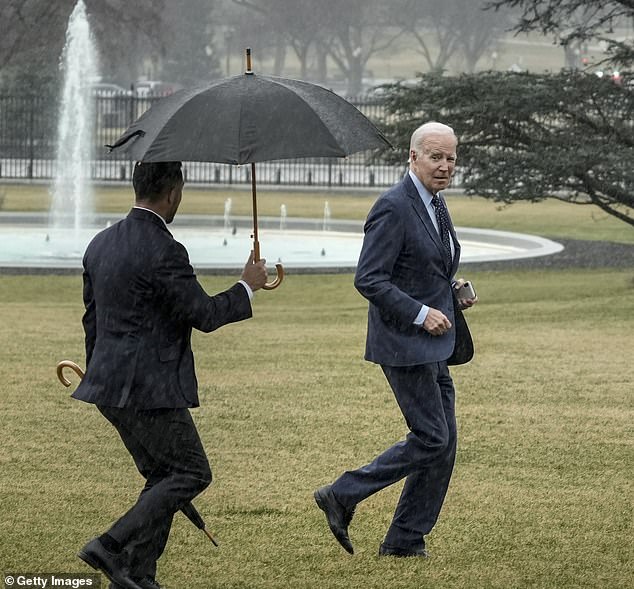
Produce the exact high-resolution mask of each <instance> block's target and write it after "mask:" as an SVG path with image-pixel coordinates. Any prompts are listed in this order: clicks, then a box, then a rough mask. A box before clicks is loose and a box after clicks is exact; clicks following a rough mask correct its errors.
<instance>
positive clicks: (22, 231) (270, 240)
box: [0, 213, 563, 273]
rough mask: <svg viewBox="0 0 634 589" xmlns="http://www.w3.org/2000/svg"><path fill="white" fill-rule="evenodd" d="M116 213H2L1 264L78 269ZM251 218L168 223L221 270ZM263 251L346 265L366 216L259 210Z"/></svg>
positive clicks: (323, 266) (531, 245) (501, 241)
mask: <svg viewBox="0 0 634 589" xmlns="http://www.w3.org/2000/svg"><path fill="white" fill-rule="evenodd" d="M120 218H121V216H120V215H99V216H98V217H97V218H96V219H95V223H94V225H93V226H92V227H90V228H86V229H80V230H78V231H75V230H72V229H70V230H65V231H59V230H57V231H55V230H53V231H52V230H50V229H49V228H48V227H47V225H46V220H47V218H46V216H45V215H41V214H28V213H13V214H11V213H4V214H2V215H0V269H6V270H8V269H15V268H23V269H27V270H28V269H33V270H34V271H36V270H39V271H51V272H54V271H56V270H59V271H66V272H68V271H79V270H81V259H82V256H83V252H84V250H85V248H86V246H87V245H88V243H89V242H90V240H91V239H92V237H93V236H94V235H95V233H97V232H98V231H99V230H101V229H103V228H104V227H106V226H107V225H108V224H111V223H114V222H116V221H118V220H119V219H120ZM251 222H252V221H251V218H250V217H236V218H232V219H231V220H230V222H229V223H227V220H226V219H225V218H223V217H220V216H188V215H181V216H178V217H177V218H176V220H175V221H174V223H173V224H172V225H170V231H171V232H172V233H173V235H174V237H175V238H176V239H177V240H178V241H180V242H182V243H183V244H184V245H185V247H186V248H187V250H188V252H189V255H190V260H191V262H192V265H193V266H194V268H195V269H196V271H197V272H199V273H219V272H222V271H229V270H233V269H239V268H241V267H242V266H243V265H244V263H245V261H246V259H247V257H248V255H249V251H250V250H251V248H252V241H251ZM258 225H259V238H260V248H261V254H262V256H263V257H264V258H266V260H267V264H268V265H269V266H270V267H272V266H273V264H275V263H277V262H281V263H282V264H283V265H284V267H285V268H287V269H290V270H293V271H294V272H295V273H300V272H313V273H314V272H319V271H324V272H325V271H351V270H353V269H354V267H355V266H356V263H357V260H358V257H359V252H360V251H361V245H362V242H363V223H362V222H358V221H332V220H331V221H329V222H328V229H324V220H322V219H297V218H289V219H285V220H284V226H283V228H280V219H279V218H277V219H276V218H272V217H264V218H261V219H260V220H259V222H258ZM456 231H457V233H458V238H459V239H460V243H461V245H462V255H461V264H468V263H470V262H484V261H499V260H510V259H517V258H526V257H534V256H544V255H549V254H553V253H556V252H558V251H561V250H562V249H563V246H562V245H561V244H558V243H556V242H553V241H550V240H548V239H544V238H542V237H537V236H534V235H526V234H520V233H511V232H506V231H493V230H486V229H474V228H469V227H458V228H456Z"/></svg>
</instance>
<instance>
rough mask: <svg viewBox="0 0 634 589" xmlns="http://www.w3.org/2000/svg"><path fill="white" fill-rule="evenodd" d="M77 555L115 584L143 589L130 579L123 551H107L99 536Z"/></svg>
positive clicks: (133, 588)
mask: <svg viewBox="0 0 634 589" xmlns="http://www.w3.org/2000/svg"><path fill="white" fill-rule="evenodd" d="M77 556H79V558H81V559H82V560H83V561H84V562H85V563H86V564H88V565H90V566H91V567H92V568H93V569H97V570H100V571H101V572H102V573H103V574H104V575H106V577H108V579H110V581H112V583H114V585H115V586H119V587H122V588H123V589H144V588H143V587H141V586H140V585H138V584H137V583H135V582H134V581H133V580H132V577H131V576H130V569H129V568H128V563H127V558H126V554H125V552H122V553H121V554H113V553H112V552H108V551H107V550H106V549H105V548H104V546H103V544H102V543H101V542H100V541H99V538H95V539H94V540H91V541H90V542H88V544H86V546H84V547H83V548H82V549H81V550H80V551H79V552H78V553H77Z"/></svg>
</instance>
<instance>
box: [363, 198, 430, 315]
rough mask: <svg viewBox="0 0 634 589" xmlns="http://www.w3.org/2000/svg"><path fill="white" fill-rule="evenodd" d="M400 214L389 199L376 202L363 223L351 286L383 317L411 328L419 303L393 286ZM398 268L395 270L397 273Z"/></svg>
mask: <svg viewBox="0 0 634 589" xmlns="http://www.w3.org/2000/svg"><path fill="white" fill-rule="evenodd" d="M400 217H401V215H400V211H399V209H398V208H397V207H396V206H395V204H394V202H393V201H391V200H390V199H385V198H381V199H379V200H378V201H377V202H376V204H375V205H374V207H373V208H372V210H371V211H370V214H369V215H368V219H367V221H366V224H365V237H364V239H363V246H362V248H361V254H360V256H359V263H358V265H357V271H356V275H355V287H356V288H357V290H358V291H359V292H360V293H361V294H362V295H363V296H364V297H365V298H366V299H368V301H370V303H372V304H373V305H375V306H376V307H377V308H378V309H379V311H380V312H381V314H382V315H383V316H386V315H389V317H390V318H391V319H392V320H396V321H397V322H398V323H400V324H401V325H402V326H403V327H408V326H411V325H412V323H413V322H414V319H415V318H416V316H417V315H418V313H419V312H420V309H421V306H422V303H420V302H419V301H417V300H416V299H414V298H412V297H411V296H410V295H408V294H407V293H406V292H405V291H404V290H402V289H401V288H399V286H398V285H397V284H396V283H395V279H394V278H395V277H394V273H395V264H396V262H397V260H399V256H401V252H402V251H403V247H404V243H403V241H404V235H405V234H404V231H403V222H404V220H403V219H401V218H400ZM401 271H402V269H399V273H401Z"/></svg>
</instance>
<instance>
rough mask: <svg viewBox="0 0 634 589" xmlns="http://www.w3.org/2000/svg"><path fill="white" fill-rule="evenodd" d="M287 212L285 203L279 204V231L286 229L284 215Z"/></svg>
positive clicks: (285, 215) (286, 214)
mask: <svg viewBox="0 0 634 589" xmlns="http://www.w3.org/2000/svg"><path fill="white" fill-rule="evenodd" d="M287 216H288V213H287V212H286V205H285V204H283V205H280V231H284V230H285V229H286V217H287Z"/></svg>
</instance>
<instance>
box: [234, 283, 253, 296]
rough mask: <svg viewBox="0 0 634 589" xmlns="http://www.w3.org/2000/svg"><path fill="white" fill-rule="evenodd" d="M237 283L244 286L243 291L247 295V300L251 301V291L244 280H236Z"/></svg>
mask: <svg viewBox="0 0 634 589" xmlns="http://www.w3.org/2000/svg"><path fill="white" fill-rule="evenodd" d="M238 282H239V283H240V284H241V285H242V286H244V288H245V290H246V291H247V294H248V295H249V300H250V301H252V300H253V291H252V290H251V287H250V286H249V285H248V284H247V283H246V282H245V281H244V280H238Z"/></svg>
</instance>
